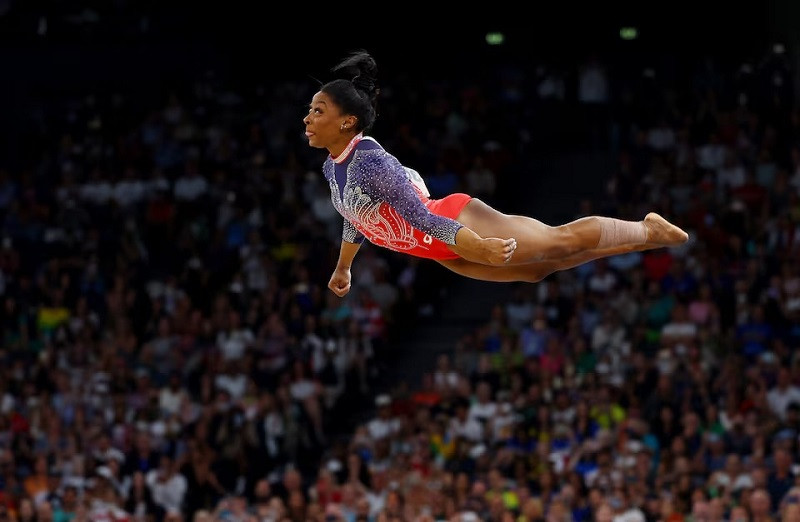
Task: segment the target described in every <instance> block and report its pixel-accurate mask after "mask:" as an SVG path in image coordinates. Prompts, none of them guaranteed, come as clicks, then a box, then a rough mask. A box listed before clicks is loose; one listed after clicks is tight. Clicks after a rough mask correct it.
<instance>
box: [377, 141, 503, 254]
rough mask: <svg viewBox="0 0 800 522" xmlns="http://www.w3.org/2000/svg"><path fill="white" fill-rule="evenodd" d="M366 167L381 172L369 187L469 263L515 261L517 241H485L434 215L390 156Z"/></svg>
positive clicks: (420, 228) (465, 229) (446, 218)
mask: <svg viewBox="0 0 800 522" xmlns="http://www.w3.org/2000/svg"><path fill="white" fill-rule="evenodd" d="M366 164H367V165H368V166H369V167H371V168H373V169H375V170H378V171H379V172H375V173H373V175H370V176H367V177H366V180H367V186H366V187H365V188H367V190H368V191H370V192H374V193H375V195H376V196H377V197H378V198H379V199H382V200H383V201H386V202H387V203H388V204H389V205H391V206H392V207H393V208H394V209H396V210H397V212H398V213H399V214H400V215H401V216H402V217H403V219H405V220H406V221H408V222H409V223H411V225H412V226H413V227H414V228H416V229H417V230H421V231H423V232H425V233H426V234H428V235H430V236H431V237H433V238H436V239H438V240H440V241H442V242H444V243H445V244H447V245H449V247H450V249H451V250H452V251H453V252H455V253H456V254H458V255H459V256H461V257H463V258H464V259H466V260H468V261H473V262H476V263H481V264H485V265H502V264H504V263H506V262H508V260H509V259H511V255H512V254H513V253H514V249H516V241H515V240H514V239H513V238H510V239H504V238H496V237H490V238H483V237H481V236H479V235H478V234H477V233H475V232H474V231H473V230H471V229H469V228H468V227H466V226H464V225H463V224H462V223H459V222H458V221H456V220H454V219H451V218H448V217H444V216H439V215H437V214H434V213H433V212H431V211H430V209H429V208H428V207H427V206H425V204H424V203H423V202H422V201H421V200H420V198H419V196H418V195H417V192H416V191H415V190H414V186H413V184H412V183H411V182H410V181H409V177H408V174H407V173H406V170H405V168H404V167H403V166H402V165H401V164H400V162H399V161H397V159H396V158H394V157H393V156H391V155H390V154H388V153H385V152H382V156H379V157H375V158H371V159H370V161H368V162H366Z"/></svg>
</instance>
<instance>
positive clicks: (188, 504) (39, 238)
mask: <svg viewBox="0 0 800 522" xmlns="http://www.w3.org/2000/svg"><path fill="white" fill-rule="evenodd" d="M782 53H783V51H781V52H778V51H777V50H776V51H775V52H770V53H769V54H768V55H767V56H766V58H765V59H764V60H763V61H762V62H759V63H756V64H744V65H742V66H741V67H740V68H737V69H736V70H732V71H728V70H725V69H724V68H721V67H719V65H718V64H714V63H713V62H709V63H703V64H702V66H700V67H698V69H697V71H693V74H692V75H689V78H688V79H687V80H686V81H685V82H683V83H678V84H675V83H673V82H669V81H666V80H662V78H661V77H660V76H659V72H658V70H657V69H655V70H653V69H646V70H644V71H643V72H642V74H640V75H634V76H632V77H630V78H626V79H624V80H625V81H619V82H618V81H617V80H619V78H616V77H613V76H612V75H611V72H610V71H607V70H605V69H604V68H603V64H602V62H601V61H598V60H593V61H590V62H587V64H586V66H585V67H584V68H582V69H581V70H579V71H578V74H577V75H576V77H577V81H578V88H577V89H576V91H575V92H576V93H577V97H576V98H574V99H573V98H572V95H571V94H570V92H571V91H570V89H568V88H565V82H566V77H562V76H559V71H557V70H550V69H547V68H545V67H540V68H532V69H530V70H528V69H527V68H519V69H514V68H511V69H509V68H507V67H506V68H502V69H501V71H500V72H499V78H500V79H501V81H499V82H494V83H487V84H483V83H481V82H475V83H469V84H464V83H460V82H458V81H455V80H454V81H453V82H450V83H448V82H434V81H431V82H429V83H426V82H424V81H423V82H421V83H420V82H412V81H410V80H408V79H405V80H404V79H402V78H397V79H395V81H396V85H395V88H394V89H392V88H387V89H384V92H383V94H382V96H383V100H382V104H383V105H382V107H383V112H382V114H381V119H380V122H379V128H377V129H376V134H377V135H378V139H379V141H381V143H382V144H383V145H384V146H385V147H386V148H387V149H388V150H389V151H390V152H392V153H393V154H395V155H396V156H397V157H399V158H401V159H402V160H403V161H404V163H406V164H408V165H411V166H414V168H416V169H417V170H419V171H420V172H422V173H425V174H424V177H425V179H426V181H427V182H428V185H429V188H430V189H431V192H432V194H433V195H434V197H435V196H438V195H444V194H446V193H449V192H452V191H454V190H464V191H466V192H469V193H470V194H472V195H473V196H476V197H481V198H482V199H485V200H487V201H489V202H492V203H494V202H498V201H499V202H501V203H502V192H501V190H500V189H501V186H502V184H503V181H504V179H505V177H506V176H508V175H509V174H514V173H519V168H520V166H521V165H522V164H524V158H521V157H519V154H520V152H521V150H522V149H523V147H522V145H521V144H526V145H525V146H526V147H529V148H528V149H526V150H530V147H535V146H536V144H537V143H540V144H541V143H543V142H537V140H539V139H545V135H546V134H547V132H546V128H544V127H542V126H541V124H537V123H532V121H535V119H536V117H537V116H541V117H542V121H545V122H547V121H552V120H549V119H548V117H549V116H552V115H553V114H558V111H559V107H560V106H562V105H570V106H574V107H576V110H577V113H578V114H580V115H582V117H581V118H578V119H577V120H575V124H576V125H580V123H578V122H584V123H586V125H587V126H586V129H587V130H588V134H587V135H586V137H587V140H588V141H587V144H588V145H590V146H595V147H597V146H601V147H605V146H608V147H609V148H610V150H612V151H613V152H614V153H615V154H616V157H618V159H619V161H618V165H617V167H616V169H615V172H614V175H613V176H612V177H611V179H610V180H609V183H608V186H607V193H606V194H604V195H603V196H604V197H602V198H598V201H587V202H586V206H585V207H582V208H581V209H575V211H576V217H577V216H580V215H587V214H592V213H598V214H605V215H613V216H618V217H623V218H630V219H639V218H641V216H643V215H644V214H646V212H648V211H652V210H655V211H659V212H661V213H663V214H664V215H665V216H668V217H669V218H670V219H671V220H673V221H674V222H676V223H677V224H679V225H681V226H682V227H684V228H685V229H686V230H687V231H689V232H690V234H691V240H690V242H689V243H687V244H686V245H685V246H682V247H680V248H676V249H671V250H663V249H662V250H654V251H647V252H641V253H631V254H626V255H621V256H617V257H614V258H609V259H605V260H598V261H595V262H592V263H589V264H587V265H584V266H581V267H578V268H576V269H573V270H570V271H567V272H562V273H558V274H555V275H553V276H551V277H550V278H548V279H547V280H545V281H544V282H542V283H540V284H536V285H519V286H515V287H514V299H512V300H510V301H509V302H503V303H498V304H497V305H496V306H495V307H494V309H493V310H492V313H491V316H490V317H487V319H486V322H485V324H483V325H481V326H480V327H478V328H475V329H474V331H469V332H466V333H465V334H464V336H463V337H461V338H459V339H453V340H452V346H443V347H442V353H441V355H440V356H439V358H438V360H437V365H436V367H435V368H427V369H420V371H421V372H423V373H425V376H424V378H423V385H422V386H421V387H419V388H417V387H411V386H409V385H408V384H405V385H398V386H396V387H392V388H391V389H384V388H385V386H382V384H384V385H385V384H386V382H387V381H386V379H387V376H388V375H390V368H387V367H386V361H387V360H388V357H389V355H388V354H387V352H389V351H391V333H392V331H393V329H396V328H409V327H411V326H413V323H414V322H415V321H417V320H420V319H424V318H430V317H435V315H436V313H437V311H436V307H437V306H438V305H439V297H440V296H441V295H442V291H443V288H444V287H445V286H446V285H447V284H448V283H449V282H451V281H452V280H451V279H449V278H448V276H447V275H446V274H444V275H443V270H442V269H439V268H438V266H437V265H435V264H433V263H425V262H423V263H420V262H419V261H418V260H415V259H409V258H405V257H403V256H399V255H394V254H392V253H387V252H384V251H379V250H378V249H376V248H371V247H370V246H369V245H367V246H365V247H364V248H362V250H361V252H360V253H359V256H358V259H357V263H356V264H355V265H354V269H353V270H354V283H355V287H354V289H353V291H352V292H351V294H350V295H348V297H347V298H345V299H339V298H337V297H335V296H334V295H333V294H332V293H331V292H329V291H328V290H327V289H326V283H327V280H328V278H329V276H330V270H331V268H332V267H333V266H334V265H335V260H336V256H337V254H338V245H339V238H340V234H341V218H340V216H338V214H336V212H335V210H334V209H333V207H332V205H331V203H330V194H329V189H328V187H327V185H325V184H324V182H323V181H324V180H323V179H322V176H321V173H320V172H319V166H320V164H321V161H322V160H323V159H324V155H322V154H323V153H322V152H321V151H317V150H313V149H309V148H308V146H307V144H306V143H305V142H304V139H303V134H302V131H303V129H302V125H301V118H302V117H303V115H304V114H305V107H306V106H307V103H308V100H310V98H311V96H312V95H313V91H314V88H315V86H314V85H309V84H305V83H297V84H294V83H275V84H263V85H258V86H250V87H241V86H234V85H229V84H227V83H226V82H225V79H224V78H221V77H218V76H216V75H214V74H213V73H209V74H208V75H206V76H204V77H202V78H200V79H197V80H196V81H194V82H193V83H191V85H188V88H185V89H176V90H175V91H174V92H172V93H171V94H170V95H169V96H168V97H166V98H165V99H163V100H161V101H160V103H159V104H158V105H156V106H153V107H150V108H149V109H148V110H145V111H141V110H138V108H136V107H135V103H133V98H134V97H135V93H114V94H113V95H108V96H106V95H99V94H94V93H92V94H87V95H85V96H81V97H79V98H68V99H59V100H57V101H54V102H52V103H51V104H50V105H49V107H48V110H47V111H46V112H45V113H43V114H42V115H41V121H40V122H39V123H40V124H41V128H42V133H41V136H40V138H39V139H40V142H39V143H38V146H40V147H41V154H40V156H39V159H38V161H37V162H36V163H35V164H32V165H30V166H26V167H24V168H17V167H9V168H3V166H0V225H1V229H0V233H1V234H2V237H0V240H1V241H2V244H0V295H2V307H1V309H0V325H1V328H2V330H0V332H1V333H2V336H3V343H2V346H0V522H3V521H25V522H27V521H39V522H45V521H55V522H67V521H74V522H82V521H87V520H91V521H153V522H163V521H170V522H178V521H188V520H193V521H216V520H222V521H230V522H250V521H275V522H277V521H285V520H290V521H295V522H305V521H344V522H356V521H358V522H361V521H368V522H377V521H386V522H389V521H397V520H404V521H405V520H408V521H434V520H451V521H472V520H482V521H499V522H506V521H515V522H532V521H537V520H548V521H550V520H553V521H556V520H557V521H562V520H575V521H588V520H602V521H610V520H615V521H639V520H640V521H651V520H652V521H656V520H661V521H668V522H678V521H683V520H685V521H689V520H692V521H695V520H698V521H699V520H709V521H713V520H731V521H740V520H758V521H763V520H778V519H780V520H800V482H798V484H795V482H796V478H795V477H796V476H797V474H798V473H800V466H798V465H797V464H796V461H797V457H798V451H799V450H800V444H799V442H800V439H799V438H800V360H798V357H797V356H796V352H797V350H796V349H797V347H798V344H799V343H800V321H798V319H800V265H799V264H798V263H797V259H798V254H799V253H800V227H798V223H800V198H799V197H798V195H799V194H800V111H798V109H797V106H796V104H795V100H794V99H793V96H792V93H793V90H792V88H791V71H790V69H789V68H788V67H786V66H785V56H784V55H783V54H782ZM612 80H613V81H612ZM384 81H386V83H387V85H391V80H390V79H385V80H384ZM419 100H425V103H424V104H420V103H419ZM420 108H421V109H420ZM554 111H555V112H554ZM522 116H525V117H522ZM535 125H540V126H539V127H536V128H533V127H534V126H535ZM506 182H507V183H511V182H510V181H506Z"/></svg>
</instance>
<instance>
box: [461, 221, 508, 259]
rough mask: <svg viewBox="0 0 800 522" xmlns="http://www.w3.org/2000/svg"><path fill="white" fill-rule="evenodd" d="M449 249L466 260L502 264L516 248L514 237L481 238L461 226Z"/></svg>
mask: <svg viewBox="0 0 800 522" xmlns="http://www.w3.org/2000/svg"><path fill="white" fill-rule="evenodd" d="M450 249H451V250H452V251H453V252H455V253H456V254H458V255H459V256H461V257H463V258H464V259H466V260H467V261H473V262H475V263H480V264H482V265H504V264H506V263H508V262H509V261H510V260H511V256H513V255H514V251H515V250H516V249H517V240H516V239H514V238H509V239H501V238H498V237H487V238H482V237H480V236H479V235H478V234H476V233H475V232H473V231H472V230H470V229H469V228H467V227H461V228H460V229H459V230H458V233H457V234H456V244H455V245H452V246H451V247H450Z"/></svg>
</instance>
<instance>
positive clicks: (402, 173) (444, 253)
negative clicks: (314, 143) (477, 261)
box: [322, 134, 470, 259]
mask: <svg viewBox="0 0 800 522" xmlns="http://www.w3.org/2000/svg"><path fill="white" fill-rule="evenodd" d="M322 172H323V173H324V174H325V179H326V180H328V183H329V184H330V188H331V201H332V202H333V206H334V207H335V208H336V210H337V211H338V212H339V214H341V215H342V217H343V218H344V230H343V233H342V239H343V240H345V241H348V242H351V243H360V242H362V241H363V240H364V238H365V237H366V238H367V239H368V240H369V241H370V242H371V243H374V244H375V245H378V246H382V247H385V248H388V249H391V250H395V251H398V252H404V253H407V254H410V255H415V256H418V257H426V258H431V259H454V258H456V257H458V255H456V254H455V253H454V252H453V251H452V250H450V249H449V248H448V247H447V245H454V244H455V238H456V233H457V232H458V230H459V229H460V228H461V227H462V226H463V225H462V224H461V223H459V222H458V221H456V220H455V219H453V218H455V217H456V216H457V215H458V212H460V211H461V209H462V208H463V207H464V205H466V204H467V203H468V202H469V200H470V197H469V196H468V195H467V194H461V193H458V194H452V195H450V196H447V197H445V198H442V199H430V197H429V196H430V194H429V193H428V191H427V188H426V187H425V184H424V183H423V182H422V179H421V178H420V177H419V175H418V174H417V173H416V172H415V171H413V170H411V169H408V168H406V167H404V166H403V165H402V164H401V163H400V162H399V161H398V160H397V158H395V157H394V156H392V155H391V154H389V153H388V152H386V150H384V149H383V147H381V145H380V144H379V143H378V142H377V141H375V140H374V139H373V138H370V137H363V136H362V135H360V134H359V135H358V136H356V137H354V138H353V140H351V141H350V143H349V144H348V146H347V148H346V149H345V150H344V152H342V154H340V155H339V156H338V157H336V158H333V157H331V156H328V158H327V159H326V160H325V162H324V163H323V166H322Z"/></svg>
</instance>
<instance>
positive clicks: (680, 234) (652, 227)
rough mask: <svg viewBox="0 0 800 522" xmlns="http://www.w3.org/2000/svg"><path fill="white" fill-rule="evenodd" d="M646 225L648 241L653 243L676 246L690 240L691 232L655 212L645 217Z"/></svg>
mask: <svg viewBox="0 0 800 522" xmlns="http://www.w3.org/2000/svg"><path fill="white" fill-rule="evenodd" d="M644 226H645V227H646V228H647V243H648V244H651V245H662V246H675V245H680V244H683V243H686V241H688V240H689V234H687V233H686V232H684V231H683V230H681V229H680V228H679V227H676V226H675V225H673V224H672V223H670V222H669V221H667V220H666V219H664V218H663V217H661V216H660V215H659V214H656V213H655V212H650V213H649V214H647V215H646V216H645V217H644Z"/></svg>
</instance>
